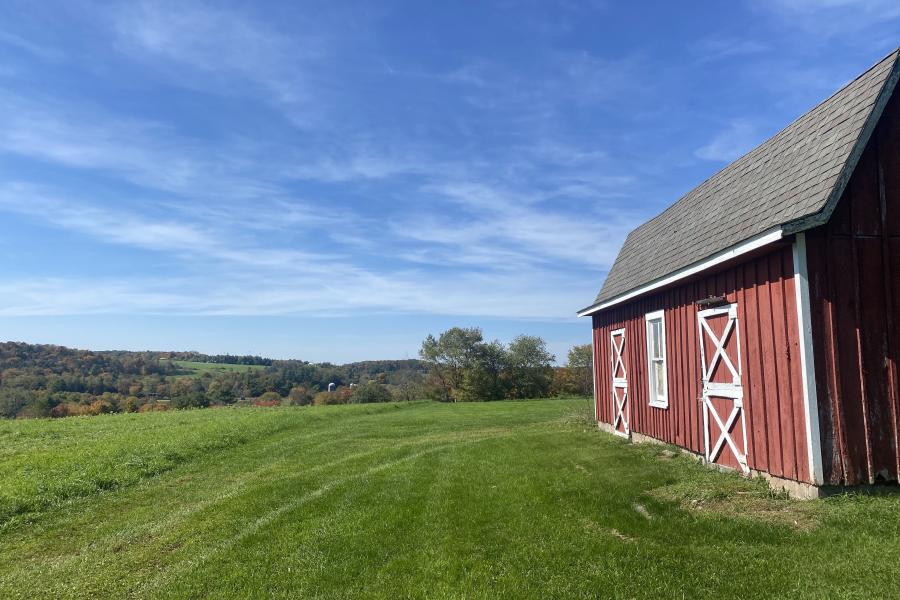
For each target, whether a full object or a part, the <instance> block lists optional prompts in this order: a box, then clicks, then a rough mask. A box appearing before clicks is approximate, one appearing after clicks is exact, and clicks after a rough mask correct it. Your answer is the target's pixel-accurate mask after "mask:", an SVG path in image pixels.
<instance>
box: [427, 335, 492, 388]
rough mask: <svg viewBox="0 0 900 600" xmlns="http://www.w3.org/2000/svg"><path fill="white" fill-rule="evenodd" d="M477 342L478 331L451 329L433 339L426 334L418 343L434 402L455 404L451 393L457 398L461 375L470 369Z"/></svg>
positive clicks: (479, 336) (478, 340) (462, 376)
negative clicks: (440, 401)
mask: <svg viewBox="0 0 900 600" xmlns="http://www.w3.org/2000/svg"><path fill="white" fill-rule="evenodd" d="M481 342H482V335H481V329H478V328H477V327H473V328H465V327H452V328H450V329H448V330H447V331H445V332H443V333H442V334H441V335H440V336H439V337H438V338H437V339H435V337H434V336H433V335H430V334H429V335H428V337H426V338H425V341H424V342H422V348H421V350H419V355H420V356H421V357H422V360H424V361H425V362H426V363H428V365H429V372H430V375H431V383H432V385H433V387H434V388H435V391H436V398H437V399H438V400H442V401H455V400H457V397H456V395H455V394H454V392H457V394H458V390H459V389H460V388H461V387H462V384H463V378H464V377H465V371H466V369H468V368H469V367H471V366H472V365H473V363H474V361H475V357H476V353H477V351H478V346H479V345H480V344H481Z"/></svg>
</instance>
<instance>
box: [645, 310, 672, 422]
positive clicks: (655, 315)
mask: <svg viewBox="0 0 900 600" xmlns="http://www.w3.org/2000/svg"><path fill="white" fill-rule="evenodd" d="M657 319H658V320H659V322H660V331H661V332H662V340H660V341H661V348H662V364H663V399H662V400H657V399H655V398H654V397H653V369H652V368H651V364H652V358H651V352H650V348H651V346H650V342H651V340H650V327H649V325H650V321H656V320H657ZM644 335H645V337H646V338H647V394H648V398H649V399H650V402H649V404H650V406H652V407H653V408H669V357H668V356H666V314H665V311H662V310H655V311H653V312H649V313H647V314H645V315H644Z"/></svg>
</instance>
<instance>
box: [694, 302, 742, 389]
mask: <svg viewBox="0 0 900 600" xmlns="http://www.w3.org/2000/svg"><path fill="white" fill-rule="evenodd" d="M734 323H735V321H734V319H731V318H730V319H728V324H727V325H726V326H725V329H724V331H722V335H721V336H717V335H716V334H715V333H713V330H712V328H711V327H710V326H709V324H708V323H707V322H706V319H700V325H701V326H702V327H703V329H705V330H706V333H707V334H708V335H709V339H711V340H712V341H713V344H715V346H716V351H715V352H714V353H713V356H712V358H711V359H710V361H709V366H706V367H705V369H704V371H703V380H704V381H709V380H710V378H711V377H712V374H713V371H715V369H716V364H717V363H718V362H719V360H720V359H721V360H722V362H724V363H725V366H726V367H728V370H729V371H731V378H732V381H734V383H735V384H736V385H738V384H740V382H741V374H740V373H739V372H738V370H737V369H735V368H734V363H732V362H731V359H730V358H729V357H728V353H727V352H726V351H725V345H726V344H727V343H728V338H729V337H730V336H731V332H732V330H734Z"/></svg>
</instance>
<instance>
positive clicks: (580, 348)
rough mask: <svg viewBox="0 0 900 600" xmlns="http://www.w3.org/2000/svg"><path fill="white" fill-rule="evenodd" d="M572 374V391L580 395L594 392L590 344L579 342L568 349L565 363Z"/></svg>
mask: <svg viewBox="0 0 900 600" xmlns="http://www.w3.org/2000/svg"><path fill="white" fill-rule="evenodd" d="M566 366H567V367H568V368H569V371H570V373H571V375H572V386H573V388H574V389H573V390H572V391H573V392H574V393H577V394H579V395H581V396H591V395H593V393H594V376H593V368H594V353H593V349H592V347H591V345H590V344H580V345H577V346H572V347H571V348H570V349H569V355H568V363H567V365H566Z"/></svg>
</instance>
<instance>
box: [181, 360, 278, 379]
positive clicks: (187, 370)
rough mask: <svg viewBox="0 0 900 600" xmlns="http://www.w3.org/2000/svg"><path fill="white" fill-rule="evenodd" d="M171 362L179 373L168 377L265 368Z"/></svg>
mask: <svg viewBox="0 0 900 600" xmlns="http://www.w3.org/2000/svg"><path fill="white" fill-rule="evenodd" d="M172 362H173V363H175V365H176V366H177V367H178V370H179V371H181V373H179V374H178V375H172V376H170V377H183V376H184V375H190V376H193V377H199V376H200V375H203V374H204V373H211V374H213V375H215V374H217V373H225V372H231V371H234V372H240V373H243V372H245V371H254V370H257V369H265V368H266V367H265V365H237V364H231V363H207V362H193V361H190V360H173V361H172Z"/></svg>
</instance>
